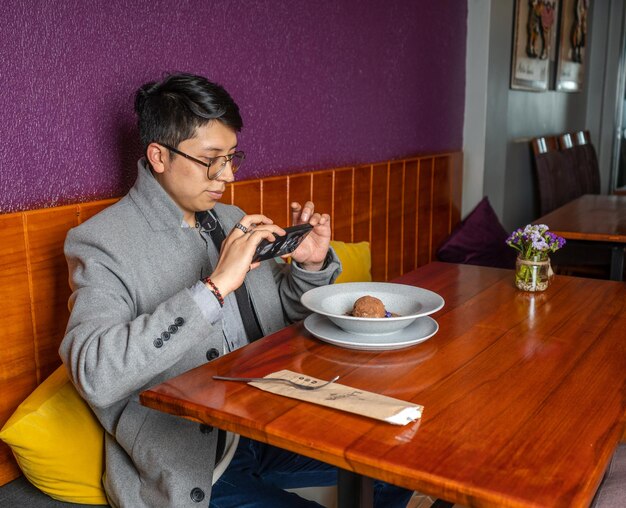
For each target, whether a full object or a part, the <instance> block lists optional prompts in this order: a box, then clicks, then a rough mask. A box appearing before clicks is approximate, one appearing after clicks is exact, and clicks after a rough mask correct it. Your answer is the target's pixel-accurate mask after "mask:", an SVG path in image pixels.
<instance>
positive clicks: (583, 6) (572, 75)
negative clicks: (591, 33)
mask: <svg viewBox="0 0 626 508" xmlns="http://www.w3.org/2000/svg"><path fill="white" fill-rule="evenodd" d="M590 1H591V0H563V4H562V6H561V27H560V37H559V39H560V42H559V57H558V65H557V70H556V89H557V90H559V91H563V92H580V91H581V90H582V88H583V81H584V77H585V45H586V43H587V14H588V12H589V3H590Z"/></svg>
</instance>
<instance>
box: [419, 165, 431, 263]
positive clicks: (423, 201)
mask: <svg viewBox="0 0 626 508" xmlns="http://www.w3.org/2000/svg"><path fill="white" fill-rule="evenodd" d="M433 162H434V161H433V158H432V157H425V158H423V159H420V160H419V181H418V198H417V203H418V209H417V235H418V236H417V266H418V267H420V266H422V265H426V264H428V263H430V261H431V258H430V251H431V247H430V246H431V225H432V189H433Z"/></svg>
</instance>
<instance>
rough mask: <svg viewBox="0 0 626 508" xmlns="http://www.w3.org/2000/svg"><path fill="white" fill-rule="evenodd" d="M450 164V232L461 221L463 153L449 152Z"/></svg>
mask: <svg viewBox="0 0 626 508" xmlns="http://www.w3.org/2000/svg"><path fill="white" fill-rule="evenodd" d="M450 163H451V165H452V170H451V175H452V176H451V179H452V181H451V182H450V228H449V229H450V232H452V230H453V229H454V227H455V226H456V225H457V224H458V223H459V222H461V210H462V207H463V154H462V153H461V152H455V153H452V154H450Z"/></svg>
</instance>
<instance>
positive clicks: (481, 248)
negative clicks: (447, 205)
mask: <svg viewBox="0 0 626 508" xmlns="http://www.w3.org/2000/svg"><path fill="white" fill-rule="evenodd" d="M508 236H509V235H508V233H507V232H506V231H505V229H504V228H503V227H502V224H500V220H499V219H498V216H497V215H496V212H494V211H493V208H491V205H490V204H489V200H488V199H487V197H484V198H483V199H482V201H481V202H480V203H478V204H477V205H476V208H474V209H473V210H472V211H471V212H470V214H469V215H468V216H467V217H466V218H465V220H463V221H462V222H461V224H459V225H458V226H457V227H456V228H455V229H454V231H452V233H451V234H450V236H449V237H448V238H447V239H446V240H445V241H444V242H443V244H442V245H441V247H439V250H438V251H437V259H439V261H446V262H448V263H462V264H466V265H480V266H493V267H496V268H514V267H515V258H516V257H517V256H516V251H515V250H514V249H513V248H512V247H509V246H508V245H507V244H506V243H505V241H506V239H507V238H508Z"/></svg>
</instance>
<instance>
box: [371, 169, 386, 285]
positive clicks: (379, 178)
mask: <svg viewBox="0 0 626 508" xmlns="http://www.w3.org/2000/svg"><path fill="white" fill-rule="evenodd" d="M388 189H389V164H377V165H375V166H374V167H373V168H372V226H371V230H372V234H371V238H372V240H371V242H372V279H373V280H375V281H385V280H387V247H388V241H387V240H388V238H387V234H388V231H389V226H388V224H387V220H388V216H387V203H388Z"/></svg>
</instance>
